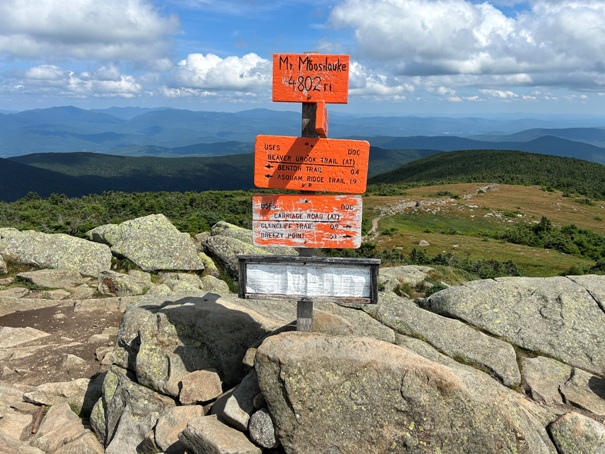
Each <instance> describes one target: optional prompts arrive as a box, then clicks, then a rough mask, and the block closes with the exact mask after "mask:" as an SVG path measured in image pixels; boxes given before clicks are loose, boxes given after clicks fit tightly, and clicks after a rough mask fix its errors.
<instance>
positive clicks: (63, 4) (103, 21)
mask: <svg viewBox="0 0 605 454" xmlns="http://www.w3.org/2000/svg"><path fill="white" fill-rule="evenodd" d="M178 29H179V21H178V19H177V18H176V17H174V16H170V17H164V16H162V15H160V13H159V12H158V11H157V10H156V9H154V7H153V6H152V5H151V4H150V3H149V2H148V1H147V0H103V1H90V0H69V1H64V0H3V1H2V2H1V3H0V55H1V54H6V55H11V56H15V57H25V58H32V59H35V58H45V59H53V58H54V59H57V60H58V59H61V58H81V59H106V60H111V59H118V60H119V59H124V60H126V59H127V60H134V61H143V60H147V59H155V58H161V57H163V56H164V55H165V54H166V52H167V50H168V49H167V47H166V38H167V37H169V36H171V35H173V34H174V33H176V32H177V31H178Z"/></svg>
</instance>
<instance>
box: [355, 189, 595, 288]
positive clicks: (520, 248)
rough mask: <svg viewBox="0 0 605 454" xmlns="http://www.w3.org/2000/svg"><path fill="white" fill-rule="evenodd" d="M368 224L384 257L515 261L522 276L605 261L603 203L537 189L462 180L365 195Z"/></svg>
mask: <svg viewBox="0 0 605 454" xmlns="http://www.w3.org/2000/svg"><path fill="white" fill-rule="evenodd" d="M543 219H547V221H543ZM364 221H365V222H366V223H367V225H368V226H370V227H368V231H369V235H368V237H367V238H366V241H369V242H371V243H372V244H373V245H374V247H375V248H376V250H377V251H379V252H381V253H382V255H383V257H385V258H386V261H388V260H389V257H391V256H393V257H395V258H396V257H397V256H398V255H399V256H401V255H403V256H405V257H409V256H410V255H411V254H412V253H413V251H414V250H416V251H419V252H420V254H423V255H426V256H429V257H431V258H433V259H434V258H436V259H437V260H431V261H429V263H430V264H435V263H440V264H443V265H445V264H449V263H450V262H451V261H455V260H458V261H462V260H465V259H470V260H472V261H476V260H488V261H489V260H497V261H499V262H507V261H512V262H513V263H514V264H516V265H517V266H518V268H519V269H520V270H521V271H522V273H521V274H523V275H526V276H552V275H558V274H567V273H573V274H581V273H584V272H593V273H594V272H601V270H600V265H599V266H596V268H595V265H596V264H597V263H599V262H602V261H603V259H604V258H605V247H604V244H605V236H604V235H605V204H604V203H599V202H588V203H587V200H586V198H583V197H569V196H566V195H565V194H563V193H562V192H560V191H554V192H547V191H545V190H543V189H542V188H540V187H538V186H518V185H500V184H487V183H485V182H482V183H457V184H443V185H431V186H419V187H415V188H409V189H407V190H406V194H405V195H404V196H390V197H385V196H367V197H364ZM541 229H542V232H541ZM536 232H537V233H541V234H542V236H541V238H538V237H537V236H536V235H535V233H536ZM530 234H531V235H530ZM545 240H546V241H545ZM591 248H593V250H591ZM420 262H421V263H423V262H422V260H421V261H420ZM591 268H592V269H591Z"/></svg>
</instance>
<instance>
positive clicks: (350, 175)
mask: <svg viewBox="0 0 605 454" xmlns="http://www.w3.org/2000/svg"><path fill="white" fill-rule="evenodd" d="M369 158H370V144H369V143H368V142H366V141H364V140H344V139H322V138H307V137H290V136H263V135H259V136H257V137H256V145H255V150H254V184H255V186H256V187H258V188H270V189H291V190H296V191H325V192H344V193H346V194H363V193H364V192H365V191H366V185H367V180H368V163H369Z"/></svg>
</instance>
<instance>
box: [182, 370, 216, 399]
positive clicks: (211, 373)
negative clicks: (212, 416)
mask: <svg viewBox="0 0 605 454" xmlns="http://www.w3.org/2000/svg"><path fill="white" fill-rule="evenodd" d="M222 392H223V389H222V382H221V378H220V376H219V375H218V372H217V371H216V370H215V369H208V370H196V371H193V372H190V373H188V374H186V375H185V376H184V377H183V379H182V380H181V392H180V393H179V401H180V402H181V404H183V405H190V404H194V403H204V402H209V401H211V400H214V399H216V398H217V397H218V396H220V395H221V393H222Z"/></svg>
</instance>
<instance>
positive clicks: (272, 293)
mask: <svg viewBox="0 0 605 454" xmlns="http://www.w3.org/2000/svg"><path fill="white" fill-rule="evenodd" d="M239 260H240V278H239V284H240V289H239V294H240V297H241V298H311V299H344V300H350V301H352V302H365V303H371V302H375V300H376V291H377V290H376V283H377V280H378V266H379V264H380V260H377V259H350V258H333V257H292V256H264V255H261V256H239Z"/></svg>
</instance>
